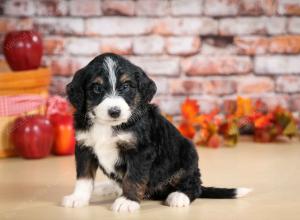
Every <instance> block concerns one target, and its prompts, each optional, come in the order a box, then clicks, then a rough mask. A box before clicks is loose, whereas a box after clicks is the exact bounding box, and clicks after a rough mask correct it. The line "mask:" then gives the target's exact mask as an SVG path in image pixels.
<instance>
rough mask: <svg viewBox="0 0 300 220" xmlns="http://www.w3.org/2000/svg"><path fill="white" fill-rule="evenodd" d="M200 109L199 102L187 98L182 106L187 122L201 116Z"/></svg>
mask: <svg viewBox="0 0 300 220" xmlns="http://www.w3.org/2000/svg"><path fill="white" fill-rule="evenodd" d="M199 111H200V108H199V105H198V103H197V100H194V99H189V98H187V99H186V100H185V101H184V102H183V104H182V105H181V112H182V116H183V117H184V118H185V119H187V120H192V119H193V118H195V117H196V116H197V115H198V114H199Z"/></svg>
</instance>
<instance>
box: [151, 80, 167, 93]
mask: <svg viewBox="0 0 300 220" xmlns="http://www.w3.org/2000/svg"><path fill="white" fill-rule="evenodd" d="M151 78H152V80H154V82H155V84H156V87H157V92H156V94H157V95H161V94H168V92H169V83H168V81H169V79H168V78H166V77H151Z"/></svg>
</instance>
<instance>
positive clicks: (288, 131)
mask: <svg viewBox="0 0 300 220" xmlns="http://www.w3.org/2000/svg"><path fill="white" fill-rule="evenodd" d="M296 134H297V125H296V122H295V121H293V120H291V121H290V123H289V124H288V125H287V126H286V127H285V129H284V130H283V135H286V136H288V137H290V138H291V137H293V136H295V135H296Z"/></svg>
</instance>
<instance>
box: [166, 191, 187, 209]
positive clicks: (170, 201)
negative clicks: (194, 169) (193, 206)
mask: <svg viewBox="0 0 300 220" xmlns="http://www.w3.org/2000/svg"><path fill="white" fill-rule="evenodd" d="M166 204H167V205H168V206H170V207H187V206H189V204H190V199H189V197H187V195H185V194H184V193H182V192H172V193H170V194H169V195H168V198H167V199H166Z"/></svg>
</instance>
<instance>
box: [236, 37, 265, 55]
mask: <svg viewBox="0 0 300 220" xmlns="http://www.w3.org/2000/svg"><path fill="white" fill-rule="evenodd" d="M234 44H235V45H236V47H237V48H238V52H239V53H240V54H246V55H254V54H265V53H267V52H268V47H269V40H268V38H266V37H258V36H250V37H235V38H234Z"/></svg>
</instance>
